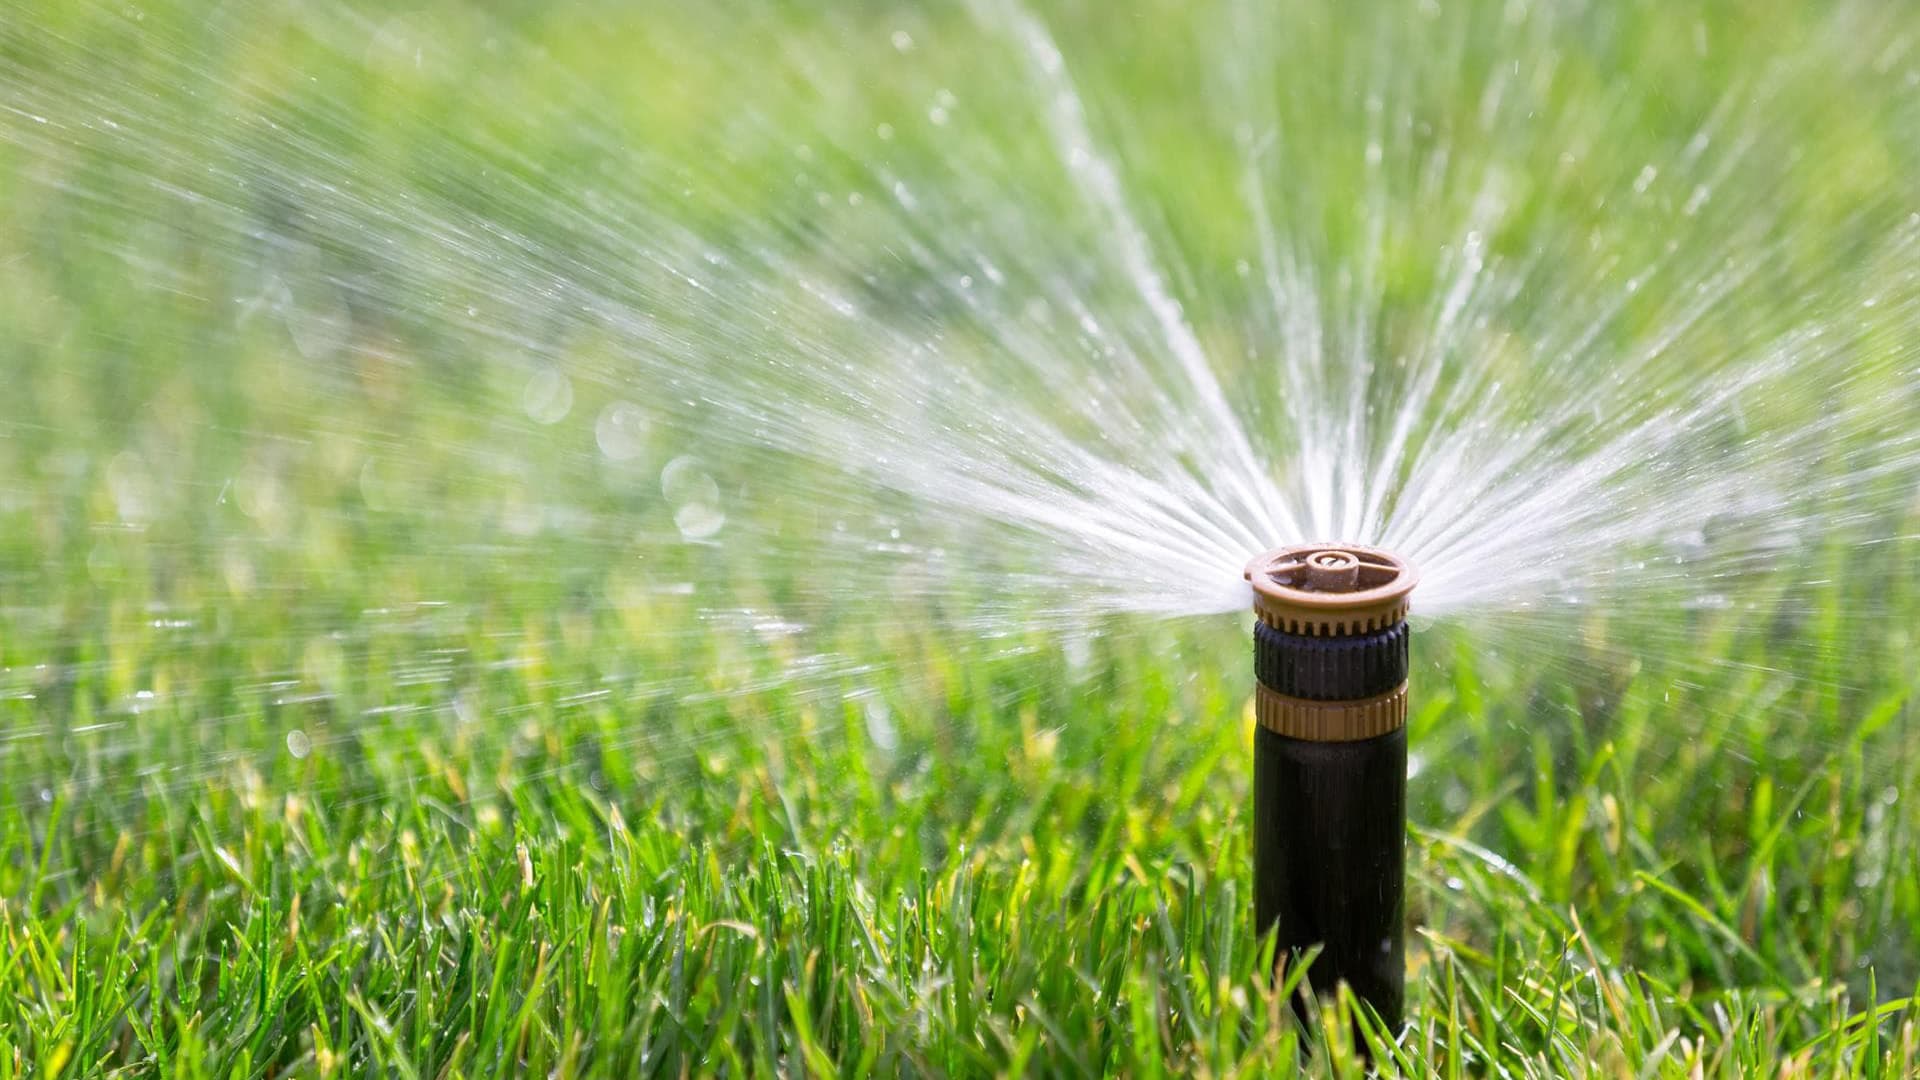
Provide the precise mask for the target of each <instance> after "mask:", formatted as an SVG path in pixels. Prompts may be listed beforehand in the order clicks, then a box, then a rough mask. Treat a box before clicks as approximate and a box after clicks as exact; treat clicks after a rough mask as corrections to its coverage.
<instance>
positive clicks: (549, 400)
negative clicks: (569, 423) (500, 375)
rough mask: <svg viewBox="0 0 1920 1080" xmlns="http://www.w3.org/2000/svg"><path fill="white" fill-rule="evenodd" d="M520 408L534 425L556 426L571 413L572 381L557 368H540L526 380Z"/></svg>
mask: <svg viewBox="0 0 1920 1080" xmlns="http://www.w3.org/2000/svg"><path fill="white" fill-rule="evenodd" d="M520 407H521V408H523V409H525V410H526V411H527V418H528V419H530V420H532V421H533V422H534V423H536V424H556V423H559V422H560V421H561V420H564V419H566V416H567V414H568V413H569V412H572V411H573V381H572V380H570V379H568V378H567V376H566V374H565V373H564V372H562V371H561V370H560V369H559V368H551V367H546V368H541V369H540V370H538V371H536V372H534V373H533V375H532V376H531V377H530V378H528V379H527V387H526V389H525V390H524V391H522V392H521V395H520Z"/></svg>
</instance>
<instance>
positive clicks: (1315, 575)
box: [1307, 551, 1360, 592]
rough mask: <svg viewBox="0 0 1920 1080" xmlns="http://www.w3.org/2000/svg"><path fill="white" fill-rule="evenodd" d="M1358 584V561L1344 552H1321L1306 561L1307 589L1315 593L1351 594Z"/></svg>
mask: <svg viewBox="0 0 1920 1080" xmlns="http://www.w3.org/2000/svg"><path fill="white" fill-rule="evenodd" d="M1359 584H1360V560H1359V559H1356V558H1354V557H1353V555H1352V554H1351V553H1349V552H1345V551H1322V552H1319V553H1317V554H1315V555H1314V556H1313V557H1312V558H1310V559H1308V560H1307V587H1308V588H1309V589H1313V590H1315V591H1316V592H1352V591H1353V590H1354V589H1355V588H1357V587H1358V586H1359Z"/></svg>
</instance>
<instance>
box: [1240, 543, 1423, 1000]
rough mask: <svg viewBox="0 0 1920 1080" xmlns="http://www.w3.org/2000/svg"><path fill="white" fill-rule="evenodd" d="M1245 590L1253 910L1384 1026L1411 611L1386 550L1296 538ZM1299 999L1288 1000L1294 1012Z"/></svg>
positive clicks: (1395, 948)
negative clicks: (1248, 604) (1249, 646)
mask: <svg viewBox="0 0 1920 1080" xmlns="http://www.w3.org/2000/svg"><path fill="white" fill-rule="evenodd" d="M1246 577H1247V581H1248V583H1250V584H1251V585H1252V586H1253V612H1254V615H1255V616H1256V618H1257V621H1256V622H1255V623H1254V628H1253V655H1254V673H1255V676H1256V677H1257V679H1258V686H1257V687H1256V689H1255V705H1254V709H1255V715H1256V716H1257V717H1258V721H1259V726H1258V729H1257V730H1256V731H1255V732H1254V751H1253V753H1254V759H1253V804H1254V807H1253V821H1254V824H1253V832H1254V835H1253V860H1254V869H1253V873H1254V914H1255V918H1256V920H1257V926H1258V928H1259V930H1260V932H1262V933H1266V932H1268V931H1273V932H1275V933H1276V934H1277V935H1278V939H1279V946H1280V948H1279V949H1278V950H1277V952H1276V955H1277V957H1278V958H1279V959H1280V960H1281V961H1283V962H1284V961H1286V960H1288V959H1290V958H1292V957H1295V956H1298V955H1300V954H1301V953H1303V952H1305V951H1306V950H1308V949H1311V948H1314V947H1318V948H1319V949H1320V952H1319V953H1318V955H1317V956H1315V958H1314V960H1313V963H1312V966H1311V967H1310V968H1309V969H1308V971H1307V981H1308V983H1309V984H1310V985H1311V986H1312V987H1313V988H1314V990H1315V991H1316V992H1317V993H1320V994H1323V995H1324V994H1330V993H1332V992H1333V991H1334V988H1335V987H1336V986H1337V985H1338V984H1340V983H1342V982H1344V983H1346V984H1347V985H1348V986H1350V987H1352V988H1353V992H1354V995H1355V996H1356V997H1358V998H1359V999H1360V1000H1361V1001H1364V1002H1366V1003H1367V1004H1369V1005H1371V1006H1372V1007H1373V1009H1374V1011H1375V1012H1377V1013H1378V1014H1379V1015H1380V1018H1381V1019H1382V1020H1383V1021H1385V1023H1386V1025H1387V1027H1388V1029H1389V1030H1391V1031H1395V1032H1397V1031H1398V1030H1399V1029H1400V1026H1401V1018H1402V1015H1401V1014H1402V1006H1403V1003H1404V1000H1405V996H1406V960H1405V951H1404V950H1405V943H1404V940H1403V930H1402V919H1403V915H1404V912H1405V889H1406V830H1407V733H1406V721H1407V641H1408V633H1407V607H1408V597H1409V594H1411V593H1412V592H1413V587H1414V585H1415V584H1417V583H1418V581H1419V574H1418V573H1416V572H1415V571H1414V568H1413V566H1412V565H1411V564H1409V563H1408V562H1406V561H1405V560H1404V559H1401V558H1399V557H1397V556H1395V555H1391V554H1388V553H1387V552H1384V551H1379V550H1376V549H1373V548H1365V547H1356V546H1354V545H1351V544H1304V545H1299V546H1295V547H1287V548H1281V549H1279V550H1277V551H1270V552H1267V553H1266V554H1265V555H1262V556H1260V557H1259V558H1256V559H1254V560H1253V561H1252V562H1250V563H1248V564H1247V570H1246ZM1303 1005H1304V1002H1297V1003H1296V1008H1299V1007H1301V1006H1303Z"/></svg>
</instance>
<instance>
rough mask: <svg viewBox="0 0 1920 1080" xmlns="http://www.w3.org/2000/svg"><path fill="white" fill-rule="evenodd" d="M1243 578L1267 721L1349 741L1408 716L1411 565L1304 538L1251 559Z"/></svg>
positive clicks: (1283, 729) (1313, 736) (1296, 733)
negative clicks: (1256, 622)
mask: <svg viewBox="0 0 1920 1080" xmlns="http://www.w3.org/2000/svg"><path fill="white" fill-rule="evenodd" d="M1246 578H1247V581H1248V582H1249V583H1250V584H1251V585H1252V586H1253V613H1254V616H1255V617H1256V618H1257V619H1259V625H1258V626H1256V627H1255V632H1254V662H1255V667H1256V672H1257V674H1258V676H1259V684H1258V688H1257V692H1256V695H1255V702H1254V709H1255V713H1256V715H1257V716H1258V717H1259V719H1260V724H1261V726H1262V727H1265V728H1267V729H1268V730H1270V731H1273V732H1274V733H1275V734H1279V735H1285V736H1287V737H1289V738H1294V739H1310V740H1313V741H1316V742H1347V741H1351V740H1356V739H1370V738H1373V737H1374V736H1377V735H1383V734H1385V733H1387V732H1389V731H1394V730H1396V729H1398V728H1400V727H1401V726H1402V725H1403V724H1405V723H1406V719H1407V685H1406V683H1407V627H1406V619H1407V605H1408V594H1409V593H1411V592H1412V591H1413V587H1414V585H1416V584H1418V583H1419V580H1420V575H1419V574H1418V573H1416V572H1415V571H1414V569H1413V566H1412V564H1410V563H1408V562H1407V561H1406V560H1405V559H1402V558H1400V557H1399V556H1397V555H1392V554H1389V553H1387V552H1385V551H1380V550H1377V549H1375V548H1368V547H1358V546H1355V545H1351V544H1338V545H1336V544H1302V545H1297V546H1294V547H1285V548H1280V549H1279V550H1277V551H1269V552H1267V553H1266V554H1265V555H1262V556H1260V557H1259V558H1256V559H1254V560H1253V561H1252V562H1250V563H1248V564H1247V569H1246Z"/></svg>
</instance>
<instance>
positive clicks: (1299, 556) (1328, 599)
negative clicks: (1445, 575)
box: [1246, 544, 1420, 637]
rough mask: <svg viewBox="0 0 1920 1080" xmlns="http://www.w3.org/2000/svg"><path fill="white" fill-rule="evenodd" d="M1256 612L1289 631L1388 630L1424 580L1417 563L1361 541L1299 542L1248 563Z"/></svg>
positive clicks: (1404, 614)
mask: <svg viewBox="0 0 1920 1080" xmlns="http://www.w3.org/2000/svg"><path fill="white" fill-rule="evenodd" d="M1246 579H1247V581H1248V582H1249V583H1251V584H1252V585H1253V613H1254V614H1255V615H1256V616H1258V617H1259V619H1260V621H1261V622H1263V623H1266V624H1267V625H1268V626H1271V627H1273V628H1274V629H1275V630H1279V631H1281V632H1282V633H1287V634H1307V635H1310V636H1313V637H1338V636H1346V635H1352V634H1369V633H1374V632H1376V631H1380V630H1385V629H1387V628H1388V627H1391V626H1393V625H1394V624H1396V623H1398V622H1400V621H1401V620H1403V619H1405V618H1406V617H1407V594H1409V593H1411V592H1412V591H1413V587H1414V586H1415V585H1417V584H1419V582H1420V574H1419V573H1418V572H1417V571H1416V570H1414V568H1413V564H1412V563H1410V562H1408V561H1406V560H1405V559H1402V558H1400V557H1399V556H1397V555H1390V554H1388V553H1387V552H1384V551H1381V550H1379V549H1377V548H1369V547H1360V546H1358V545H1355V544H1297V545H1295V546H1293V547H1284V548H1279V549H1277V550H1274V551H1269V552H1267V553H1266V554H1265V555H1261V556H1259V557H1257V558H1255V559H1254V560H1253V561H1252V562H1250V563H1248V564H1247V570H1246Z"/></svg>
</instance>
